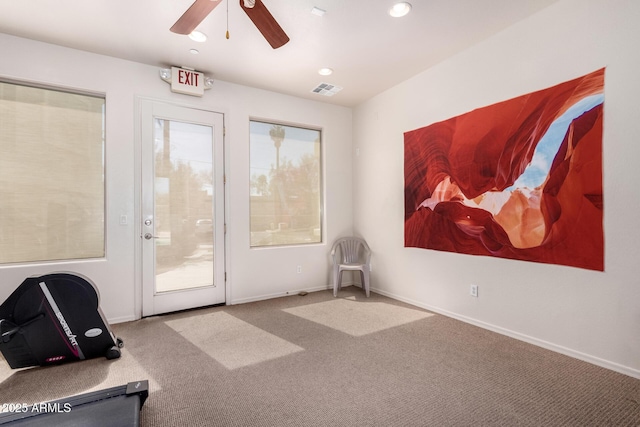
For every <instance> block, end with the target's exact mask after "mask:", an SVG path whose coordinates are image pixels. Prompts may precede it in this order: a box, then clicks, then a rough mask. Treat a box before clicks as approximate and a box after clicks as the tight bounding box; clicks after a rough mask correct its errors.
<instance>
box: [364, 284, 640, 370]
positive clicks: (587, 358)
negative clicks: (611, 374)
mask: <svg viewBox="0 0 640 427" xmlns="http://www.w3.org/2000/svg"><path fill="white" fill-rule="evenodd" d="M371 290H372V291H373V292H376V293H378V294H380V295H384V296H386V297H389V298H392V299H395V300H398V301H402V302H405V303H407V304H411V305H414V306H416V307H420V308H424V309H425V310H429V311H433V312H434V313H438V314H441V315H443V316H446V317H450V318H452V319H456V320H460V321H461V322H465V323H469V324H471V325H474V326H478V327H480V328H483V329H487V330H489V331H492V332H496V333H498V334H501V335H506V336H508V337H511V338H515V339H517V340H520V341H524V342H527V343H529V344H533V345H536V346H538V347H542V348H545V349H547V350H551V351H555V352H556V353H560V354H564V355H565V356H569V357H573V358H575V359H578V360H582V361H584V362H588V363H591V364H593V365H596V366H600V367H602V368H606V369H610V370H612V371H615V372H619V373H621V374H624V375H628V376H630V377H633V378H638V379H640V370H638V369H634V368H630V367H628V366H624V365H620V364H618V363H615V362H611V361H609V360H605V359H601V358H599V357H595V356H591V355H589V354H585V353H582V352H579V351H576V350H572V349H570V348H567V347H563V346H561V345H557V344H554V343H551V342H548V341H544V340H541V339H538V338H535V337H531V336H529V335H525V334H522V333H520V332H515V331H512V330H510V329H506V328H503V327H500V326H496V325H492V324H490V323H486V322H482V321H480V320H476V319H473V318H470V317H467V316H462V315H460V314H457V313H453V312H450V311H447V310H443V309H441V308H439V307H434V306H431V305H429V304H424V303H422V302H419V301H414V300H412V299H409V298H404V297H402V296H399V295H395V294H392V293H390V292H386V291H383V290H381V289H375V288H372V289H371Z"/></svg>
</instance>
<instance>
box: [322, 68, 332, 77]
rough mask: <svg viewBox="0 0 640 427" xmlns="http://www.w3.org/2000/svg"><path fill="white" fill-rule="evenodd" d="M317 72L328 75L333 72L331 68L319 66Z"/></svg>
mask: <svg viewBox="0 0 640 427" xmlns="http://www.w3.org/2000/svg"><path fill="white" fill-rule="evenodd" d="M318 74H320V75H321V76H330V75H331V74H333V70H332V69H331V68H327V67H325V68H320V69H319V70H318Z"/></svg>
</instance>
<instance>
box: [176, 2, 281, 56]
mask: <svg viewBox="0 0 640 427" xmlns="http://www.w3.org/2000/svg"><path fill="white" fill-rule="evenodd" d="M227 1H229V0H227ZM220 3H222V0H196V1H195V2H194V3H193V4H192V5H191V6H190V7H189V9H187V11H186V12H185V13H184V14H183V15H182V16H181V17H180V19H178V20H177V21H176V23H175V24H173V27H171V31H172V32H174V33H176V34H184V35H188V34H191V32H192V31H193V30H195V29H196V27H197V26H198V25H200V23H201V22H202V20H203V19H204V18H206V17H207V15H209V13H211V11H212V10H213V9H215V7H216V6H218V5H219V4H220ZM240 7H241V8H242V10H244V11H245V13H246V14H247V16H248V17H249V18H250V19H251V21H253V23H254V25H255V26H256V27H257V28H258V31H260V32H261V33H262V35H263V36H264V38H265V39H266V40H267V41H268V42H269V44H270V45H271V47H272V48H274V49H277V48H279V47H281V46H283V45H285V44H286V43H287V42H288V41H289V37H288V36H287V34H286V33H285V32H284V30H283V29H282V27H280V24H278V22H277V21H276V20H275V18H274V17H273V15H271V13H270V12H269V10H268V9H267V8H266V6H265V5H264V4H263V3H262V0H240Z"/></svg>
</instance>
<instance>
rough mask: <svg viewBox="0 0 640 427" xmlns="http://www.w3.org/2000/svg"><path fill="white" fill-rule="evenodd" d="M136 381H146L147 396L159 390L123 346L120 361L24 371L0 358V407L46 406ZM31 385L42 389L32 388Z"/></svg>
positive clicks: (62, 365)
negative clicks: (147, 381)
mask: <svg viewBox="0 0 640 427" xmlns="http://www.w3.org/2000/svg"><path fill="white" fill-rule="evenodd" d="M138 380H149V391H150V392H157V391H160V390H161V389H162V387H161V386H160V384H159V383H158V382H157V381H155V380H154V378H153V377H152V376H151V375H149V372H148V371H147V370H146V369H145V368H144V367H143V366H142V364H140V362H138V360H137V359H136V358H135V357H133V355H132V354H131V353H129V352H128V351H127V348H126V345H125V348H124V349H123V351H122V356H121V357H120V358H119V359H113V360H107V359H105V358H103V357H97V358H93V359H87V360H84V361H78V362H71V363H63V364H61V365H50V366H42V367H37V366H36V367H32V368H27V369H11V367H10V366H9V364H8V363H7V362H6V361H5V360H4V358H2V357H0V397H2V399H0V404H1V403H4V402H24V403H28V404H32V403H38V402H46V401H50V400H55V399H61V398H63V397H69V396H73V395H76V394H81V393H88V392H92V391H97V390H103V389H105V388H110V387H116V386H121V385H123V384H127V383H129V382H131V381H138ZM34 384H38V385H41V386H39V387H34Z"/></svg>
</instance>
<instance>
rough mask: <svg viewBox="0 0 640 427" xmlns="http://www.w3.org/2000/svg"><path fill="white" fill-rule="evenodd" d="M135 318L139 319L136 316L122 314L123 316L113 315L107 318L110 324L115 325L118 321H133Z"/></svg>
mask: <svg viewBox="0 0 640 427" xmlns="http://www.w3.org/2000/svg"><path fill="white" fill-rule="evenodd" d="M134 320H138V319H137V318H136V317H135V316H122V317H113V318H110V319H107V321H108V322H109V324H110V325H115V324H116V323H125V322H132V321H134Z"/></svg>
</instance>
